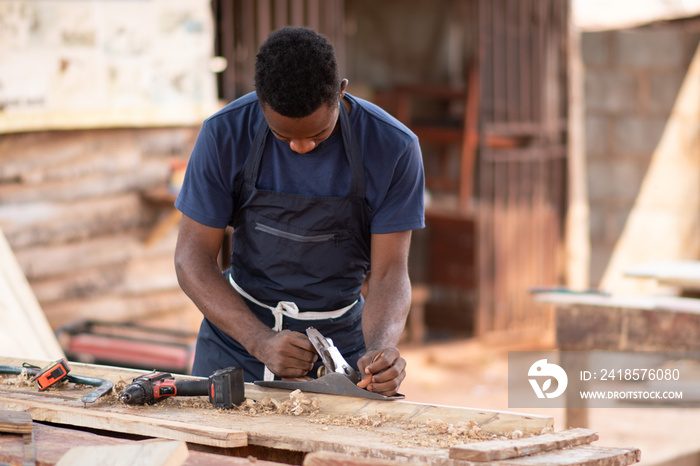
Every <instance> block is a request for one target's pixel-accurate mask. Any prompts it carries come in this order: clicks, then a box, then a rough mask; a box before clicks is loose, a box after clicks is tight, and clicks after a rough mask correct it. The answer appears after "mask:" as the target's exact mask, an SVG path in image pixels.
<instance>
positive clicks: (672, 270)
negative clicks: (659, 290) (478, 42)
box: [625, 261, 700, 290]
mask: <svg viewBox="0 0 700 466" xmlns="http://www.w3.org/2000/svg"><path fill="white" fill-rule="evenodd" d="M625 275H626V276H628V277H636V278H653V279H655V280H656V281H657V282H659V283H660V284H662V285H672V286H679V287H682V288H688V289H693V290H700V261H667V262H648V263H646V264H642V265H638V266H635V267H630V268H628V269H626V270H625Z"/></svg>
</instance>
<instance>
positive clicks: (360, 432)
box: [0, 358, 552, 465]
mask: <svg viewBox="0 0 700 466" xmlns="http://www.w3.org/2000/svg"><path fill="white" fill-rule="evenodd" d="M30 362H33V363H35V364H37V365H41V363H42V362H41V361H30ZM17 363H21V361H18V360H9V359H3V358H0V364H4V365H17ZM71 367H72V369H73V370H72V372H73V373H75V374H78V375H85V376H91V377H100V378H108V379H110V380H112V381H113V382H115V384H116V385H117V386H119V383H118V382H119V380H120V379H121V380H124V381H131V379H132V378H133V377H136V376H137V375H142V374H143V371H134V370H127V369H119V368H113V367H105V366H95V365H89V364H80V363H71ZM6 387H7V385H4V384H0V409H14V410H28V411H29V412H30V413H31V415H32V417H33V418H34V419H37V420H39V419H40V420H44V421H48V422H54V423H60V424H69V425H76V426H85V427H91V428H97V429H103V430H113V431H119V432H129V433H134V434H138V435H146V436H156V437H161V438H170V439H174V440H185V441H188V442H192V443H200V444H209V445H211V444H216V445H219V444H220V443H219V441H220V436H221V435H224V434H225V433H227V432H232V431H234V429H235V431H240V432H244V433H247V436H248V443H249V445H251V446H256V447H261V448H263V449H270V450H290V451H294V452H313V451H342V452H344V453H347V454H350V455H353V456H356V457H365V458H377V459H384V460H392V461H394V460H401V459H403V460H404V461H405V459H406V458H411V460H412V461H424V462H430V463H434V464H445V465H453V464H456V463H454V460H451V459H449V457H448V456H449V445H447V442H448V441H451V438H452V437H451V435H447V434H441V433H440V431H437V432H436V433H432V434H431V433H425V432H424V431H421V430H413V431H408V430H407V429H406V427H411V426H413V427H414V428H416V427H417V428H422V427H427V426H428V425H429V422H428V420H429V419H430V420H432V421H430V422H432V423H433V425H435V424H436V423H442V425H443V426H444V427H445V428H447V427H448V426H449V425H450V424H451V425H454V426H457V425H458V424H459V423H470V422H472V421H473V423H474V425H475V426H476V427H478V428H480V429H481V431H482V432H484V433H486V435H489V433H491V432H501V433H508V432H512V431H513V430H516V429H517V430H521V431H523V432H529V433H534V434H538V433H540V431H541V430H542V429H551V426H552V418H550V417H547V416H537V415H530V414H518V413H509V412H503V411H493V410H480V409H474V408H458V407H450V406H440V405H433V404H422V403H412V402H408V401H393V402H386V401H376V400H369V399H361V398H349V397H339V396H333V395H317V394H308V395H309V397H313V398H316V399H318V400H319V401H320V410H319V411H318V413H315V414H314V415H313V416H310V415H306V416H293V415H285V414H259V415H251V414H250V413H248V412H246V411H245V410H230V411H223V410H215V409H214V408H213V407H211V406H210V405H209V404H208V403H206V402H205V403H201V404H199V405H197V406H196V407H195V406H193V405H191V404H189V405H188V404H186V403H185V402H184V401H183V398H177V399H172V398H171V399H168V400H165V401H163V402H161V403H159V404H157V405H155V406H126V405H123V404H121V403H118V402H116V398H114V401H110V400H108V399H106V400H102V401H101V402H98V403H97V404H96V405H94V406H89V407H88V408H87V409H85V408H83V407H82V403H80V401H79V397H80V396H82V394H76V393H73V394H71V393H68V392H66V391H64V392H61V391H53V392H52V393H39V392H38V391H36V390H35V389H33V388H23V389H14V388H12V387H10V388H6ZM245 391H246V397H247V398H249V399H251V400H262V399H264V398H265V397H270V398H274V399H276V400H277V401H285V400H289V394H290V391H288V390H280V389H270V388H265V387H258V386H256V385H253V384H246V385H245ZM373 416H382V420H380V421H379V422H376V423H375V421H374V420H373V419H372V417H373ZM337 421H342V422H337ZM363 421H369V424H368V422H363ZM363 424H364V425H363ZM375 424H376V425H375ZM232 426H233V428H232ZM217 433H218V434H217ZM215 434H216V435H215ZM188 435H189V437H188ZM443 443H444V444H443ZM452 443H454V441H452ZM446 445H447V446H446Z"/></svg>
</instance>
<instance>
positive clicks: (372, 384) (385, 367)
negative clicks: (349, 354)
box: [357, 347, 406, 396]
mask: <svg viewBox="0 0 700 466" xmlns="http://www.w3.org/2000/svg"><path fill="white" fill-rule="evenodd" d="M357 366H358V368H359V369H360V373H361V374H362V375H363V378H362V380H360V381H359V382H358V383H357V386H358V387H360V388H367V390H369V391H370V392H375V393H379V394H380V395H386V396H393V395H396V393H397V392H398V391H399V386H400V385H401V382H403V379H404V378H405V377H406V360H405V359H404V358H402V357H401V354H400V353H399V350H398V348H395V347H391V348H384V349H381V350H375V351H368V352H367V353H365V355H364V356H362V357H361V358H360V359H359V360H358V361H357Z"/></svg>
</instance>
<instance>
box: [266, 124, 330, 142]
mask: <svg viewBox="0 0 700 466" xmlns="http://www.w3.org/2000/svg"><path fill="white" fill-rule="evenodd" d="M331 126H333V124H331V125H328V126H327V127H325V128H324V129H322V130H321V131H319V132H318V133H316V134H314V135H313V136H308V137H307V138H305V139H310V138H315V137H318V136H320V135H322V134H323V133H325V132H326V131H328V129H329V128H330V127H331ZM270 131H272V132H273V133H274V134H275V135H276V136H278V137H280V138H282V139H292V138H290V137H287V136H283V135H281V134H280V133H278V132H277V131H275V130H274V129H272V128H270Z"/></svg>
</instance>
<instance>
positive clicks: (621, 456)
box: [494, 445, 642, 466]
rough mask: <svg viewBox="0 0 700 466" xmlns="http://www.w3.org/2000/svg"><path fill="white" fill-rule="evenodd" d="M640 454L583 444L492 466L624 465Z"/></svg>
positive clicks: (639, 456)
mask: <svg viewBox="0 0 700 466" xmlns="http://www.w3.org/2000/svg"><path fill="white" fill-rule="evenodd" d="M641 455H642V454H641V452H640V451H639V449H637V448H611V447H595V446H592V445H584V446H580V447H576V448H571V449H564V450H558V451H553V452H548V453H542V454H540V455H532V456H524V457H522V458H515V459H509V460H502V461H499V462H497V463H495V464H494V466H495V465H497V466H626V465H628V464H634V463H638V462H639V459H640V458H641Z"/></svg>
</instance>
